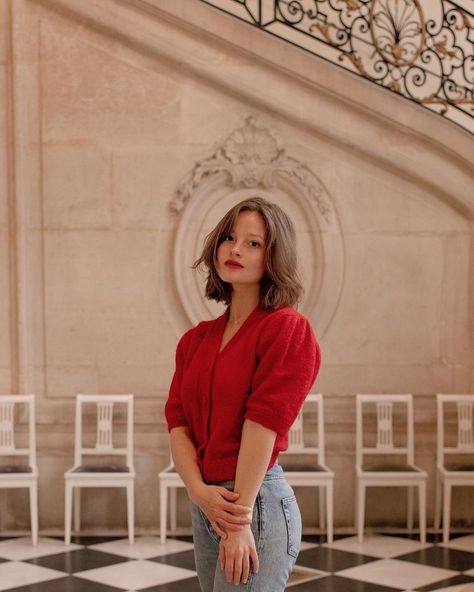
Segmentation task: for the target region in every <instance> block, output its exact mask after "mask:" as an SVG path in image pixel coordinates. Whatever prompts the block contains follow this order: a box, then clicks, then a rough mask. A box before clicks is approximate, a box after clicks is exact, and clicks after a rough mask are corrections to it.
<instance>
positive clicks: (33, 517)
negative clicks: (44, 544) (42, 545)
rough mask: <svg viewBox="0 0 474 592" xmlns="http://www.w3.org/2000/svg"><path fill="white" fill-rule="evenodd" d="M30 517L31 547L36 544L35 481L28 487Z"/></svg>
mask: <svg viewBox="0 0 474 592" xmlns="http://www.w3.org/2000/svg"><path fill="white" fill-rule="evenodd" d="M30 517H31V540H32V542H33V545H37V544H38V483H37V482H36V481H35V482H34V483H32V484H31V485H30Z"/></svg>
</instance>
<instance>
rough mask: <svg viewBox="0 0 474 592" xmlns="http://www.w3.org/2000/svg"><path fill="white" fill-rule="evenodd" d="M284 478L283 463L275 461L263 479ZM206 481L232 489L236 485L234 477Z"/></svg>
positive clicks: (209, 483)
mask: <svg viewBox="0 0 474 592" xmlns="http://www.w3.org/2000/svg"><path fill="white" fill-rule="evenodd" d="M284 478H285V474H284V473H283V469H282V467H281V465H279V464H278V463H275V464H274V465H273V467H271V468H270V469H268V471H267V472H266V473H265V476H264V477H263V480H264V481H272V480H274V479H284ZM206 483H207V484H208V485H219V486H221V487H225V488H226V489H232V488H233V487H234V484H235V480H234V479H232V480H229V481H206Z"/></svg>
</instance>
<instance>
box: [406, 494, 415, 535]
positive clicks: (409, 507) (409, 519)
mask: <svg viewBox="0 0 474 592" xmlns="http://www.w3.org/2000/svg"><path fill="white" fill-rule="evenodd" d="M413 490H414V487H407V528H408V530H413V506H414V503H413V501H414V500H413V493H414V491H413Z"/></svg>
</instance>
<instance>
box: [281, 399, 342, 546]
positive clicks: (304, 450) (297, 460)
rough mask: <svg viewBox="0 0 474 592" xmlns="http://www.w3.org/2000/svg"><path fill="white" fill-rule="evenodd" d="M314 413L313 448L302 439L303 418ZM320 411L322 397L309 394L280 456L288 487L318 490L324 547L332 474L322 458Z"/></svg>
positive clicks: (330, 514) (329, 519) (330, 511)
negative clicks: (314, 432) (286, 445)
mask: <svg viewBox="0 0 474 592" xmlns="http://www.w3.org/2000/svg"><path fill="white" fill-rule="evenodd" d="M311 410H313V412H314V411H316V414H317V415H316V417H317V437H316V443H317V445H316V446H307V445H306V444H305V437H304V429H303V427H304V416H305V414H307V413H309V412H311ZM324 449H325V443H324V410H323V396H322V395H321V394H317V395H316V394H310V395H308V396H307V397H306V400H305V402H304V405H303V407H302V409H301V411H300V413H299V415H298V417H297V418H296V421H295V422H294V424H293V425H292V427H291V429H290V432H289V434H288V449H287V450H286V451H285V452H284V453H282V454H281V455H280V461H281V464H282V466H283V468H284V471H285V477H286V480H287V481H288V483H289V484H290V485H291V486H292V487H317V488H318V489H319V525H320V527H321V528H322V529H324V528H325V527H327V540H328V543H332V542H333V520H334V519H333V515H334V510H333V508H334V505H333V490H334V472H333V471H331V470H330V469H329V468H328V467H327V466H326V464H325V458H324V456H325V455H324Z"/></svg>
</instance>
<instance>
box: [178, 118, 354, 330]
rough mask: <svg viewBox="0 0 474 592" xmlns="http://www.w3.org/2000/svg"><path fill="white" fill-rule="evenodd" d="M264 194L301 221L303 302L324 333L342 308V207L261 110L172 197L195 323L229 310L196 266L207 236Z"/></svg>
mask: <svg viewBox="0 0 474 592" xmlns="http://www.w3.org/2000/svg"><path fill="white" fill-rule="evenodd" d="M257 194H258V195H260V196H262V197H264V198H266V199H269V200H271V201H275V202H276V203H278V204H279V205H281V206H282V207H283V209H285V210H286V211H287V212H288V213H289V214H290V216H291V217H292V219H293V220H294V222H295V225H296V229H297V235H298V255H299V261H300V271H301V275H302V278H303V282H304V286H305V297H304V300H303V302H302V303H301V304H300V309H301V312H303V314H305V315H306V316H308V317H310V318H312V319H313V320H314V322H315V325H316V327H317V330H318V335H319V337H322V335H323V334H324V332H325V331H326V329H327V328H328V326H329V324H330V322H331V318H332V316H333V314H334V312H335V310H336V308H337V303H338V300H339V295H340V291H341V288H342V281H343V275H344V248H343V240H342V233H341V230H340V227H339V221H338V216H337V212H336V210H335V208H334V205H333V202H332V200H331V198H330V196H329V194H328V192H327V190H326V188H325V187H324V186H323V184H322V183H321V182H320V181H319V179H318V178H317V176H316V175H315V174H314V173H313V172H312V171H311V169H310V168H309V167H308V165H307V164H305V163H304V162H301V161H299V160H297V159H296V158H293V157H292V156H291V155H289V154H287V152H286V150H285V148H284V147H283V145H282V143H281V141H280V140H279V139H278V138H277V137H276V136H275V135H274V134H273V132H272V131H271V130H270V129H268V128H267V127H265V126H264V125H263V124H261V123H260V122H258V121H257V120H256V119H255V118H253V117H248V118H247V119H246V121H245V123H244V125H243V126H242V127H240V128H238V129H236V130H234V131H233V132H232V133H231V134H230V135H229V136H228V137H227V138H226V139H225V140H224V141H223V142H222V144H221V145H219V146H218V147H217V149H216V150H215V152H214V153H213V154H212V155H211V156H209V157H207V158H204V159H202V160H200V161H198V162H197V163H196V164H195V165H194V167H193V169H192V170H191V171H190V172H189V173H188V175H187V176H186V177H185V179H184V180H183V182H182V183H181V185H180V186H179V188H178V190H177V195H176V197H175V198H174V199H173V200H172V201H171V202H170V204H169V208H170V210H171V211H172V212H173V213H174V215H176V216H179V220H178V224H177V231H176V236H175V245H174V270H175V280H176V288H177V292H178V295H179V298H180V300H181V304H182V305H183V308H184V310H185V313H186V315H187V317H188V320H189V321H190V322H191V323H192V324H193V325H194V324H196V323H198V322H199V321H201V320H203V319H206V318H209V317H210V316H215V315H216V314H219V311H221V310H222V307H221V306H218V305H216V304H215V303H211V302H207V301H205V300H204V299H203V297H202V294H203V288H204V282H205V277H203V276H202V275H200V274H199V273H195V272H193V271H192V270H191V266H192V264H193V261H194V260H195V259H196V258H197V257H198V255H199V253H200V250H201V248H202V245H203V241H204V238H205V236H206V235H207V234H208V232H210V230H211V229H212V228H213V226H214V225H215V224H216V222H217V221H218V220H219V219H220V218H221V217H222V216H223V215H224V214H225V212H226V211H227V210H228V209H229V208H230V207H232V206H233V205H234V204H235V203H237V202H239V201H240V200H242V199H245V198H248V197H251V196H253V195H257Z"/></svg>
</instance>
